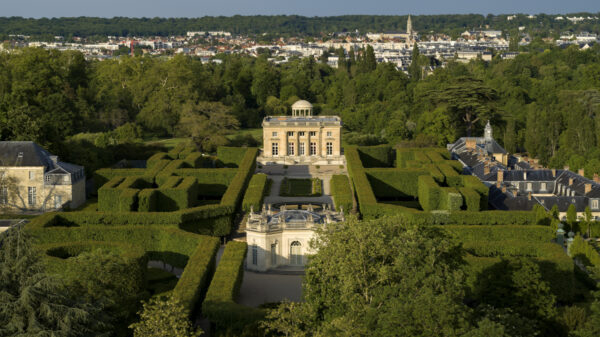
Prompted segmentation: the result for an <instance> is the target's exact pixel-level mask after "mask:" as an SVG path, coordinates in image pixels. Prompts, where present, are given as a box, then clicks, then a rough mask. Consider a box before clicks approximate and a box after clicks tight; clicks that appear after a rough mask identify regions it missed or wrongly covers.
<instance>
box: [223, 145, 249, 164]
mask: <svg viewBox="0 0 600 337" xmlns="http://www.w3.org/2000/svg"><path fill="white" fill-rule="evenodd" d="M246 150H247V148H244V147H226V146H219V147H218V148H217V159H218V161H219V162H220V163H222V164H223V165H225V166H227V167H238V166H239V165H240V163H241V162H242V160H243V158H244V156H245V154H246Z"/></svg>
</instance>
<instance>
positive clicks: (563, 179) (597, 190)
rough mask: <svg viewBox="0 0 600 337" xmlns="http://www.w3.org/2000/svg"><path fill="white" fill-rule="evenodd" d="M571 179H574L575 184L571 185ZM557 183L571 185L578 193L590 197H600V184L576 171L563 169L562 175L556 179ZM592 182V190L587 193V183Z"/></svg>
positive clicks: (570, 187)
mask: <svg viewBox="0 0 600 337" xmlns="http://www.w3.org/2000/svg"><path fill="white" fill-rule="evenodd" d="M569 179H573V184H572V185H570V186H569ZM556 182H557V183H559V184H562V185H565V186H569V189H571V190H574V191H575V194H576V195H585V196H586V197H588V198H600V184H598V183H596V182H594V181H593V180H590V179H587V178H585V177H582V176H580V175H579V174H576V173H574V172H571V171H568V170H562V173H561V175H560V176H558V179H557V180H556ZM586 184H591V185H592V190H591V191H590V192H588V193H587V194H586V193H585V185H586Z"/></svg>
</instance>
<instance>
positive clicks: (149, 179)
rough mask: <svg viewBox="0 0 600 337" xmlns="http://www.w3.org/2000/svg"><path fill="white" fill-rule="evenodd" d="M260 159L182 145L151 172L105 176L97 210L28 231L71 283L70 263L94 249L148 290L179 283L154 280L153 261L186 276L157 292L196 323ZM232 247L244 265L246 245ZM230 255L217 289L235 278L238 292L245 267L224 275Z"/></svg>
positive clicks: (65, 215)
mask: <svg viewBox="0 0 600 337" xmlns="http://www.w3.org/2000/svg"><path fill="white" fill-rule="evenodd" d="M257 151H258V150H257V149H256V148H226V147H224V148H219V149H218V152H217V154H218V156H217V158H214V157H208V156H204V155H202V154H201V153H199V152H196V151H195V149H194V148H192V147H186V146H185V145H180V146H178V147H176V148H175V149H173V150H172V151H170V152H168V153H157V154H155V155H153V156H152V157H150V158H149V159H148V161H147V167H146V168H145V169H137V168H136V169H101V170H98V171H96V172H95V176H94V179H95V182H96V184H97V186H99V188H98V189H97V192H98V204H97V207H86V208H84V209H83V210H82V211H73V212H59V213H47V214H44V215H42V216H39V217H37V218H35V219H34V220H32V221H31V222H30V223H29V224H27V226H26V230H27V231H28V232H30V233H31V234H32V235H33V237H35V238H36V242H37V245H38V246H39V247H41V248H42V250H44V251H45V252H46V256H45V259H46V260H47V265H48V267H49V270H50V271H52V272H54V273H57V274H60V275H62V276H63V277H65V278H68V277H73V272H72V267H71V266H70V259H69V257H74V256H77V255H79V254H81V253H82V252H84V251H89V250H92V249H95V248H103V249H108V250H112V251H116V252H118V253H119V255H121V256H123V257H126V258H127V261H130V262H128V263H130V264H131V276H132V282H134V283H136V284H137V286H138V287H139V288H141V289H148V287H147V286H148V278H151V281H153V282H155V281H156V280H155V278H156V277H158V276H160V278H162V279H165V280H167V281H168V282H171V284H172V283H173V279H172V278H169V277H165V275H164V274H161V275H158V276H156V275H150V277H149V275H148V268H147V262H148V261H150V260H156V261H162V262H164V263H167V264H169V265H171V266H174V267H177V268H182V269H183V273H182V275H181V277H180V279H179V280H178V281H177V282H176V284H175V286H174V288H173V289H164V288H165V287H161V286H160V284H159V285H156V284H153V287H154V288H156V289H162V291H168V293H169V294H171V295H172V296H173V297H175V298H176V299H178V300H179V301H180V302H181V303H183V304H184V306H185V308H186V310H187V311H188V312H189V313H190V317H192V316H193V314H194V312H195V309H197V308H199V306H198V305H199V304H200V303H201V302H202V300H203V298H204V296H205V294H206V292H207V290H208V289H209V285H210V283H211V280H213V274H214V273H215V259H216V254H217V251H218V249H219V246H220V239H219V237H220V236H225V235H228V234H229V233H230V232H231V228H232V223H233V217H234V215H235V213H236V212H237V211H239V210H240V208H241V203H242V197H243V196H244V192H245V190H246V187H247V185H248V182H249V181H250V178H251V177H252V175H253V172H254V168H255V160H256V155H257ZM265 183H266V181H265V182H263V186H264V184H265ZM263 189H264V187H263ZM258 190H260V187H259V188H258ZM260 191H261V192H262V190H260ZM230 246H231V247H236V248H237V249H236V254H235V258H236V259H241V260H240V261H243V260H244V258H243V256H242V257H241V258H240V254H241V255H244V254H245V253H246V248H245V243H243V246H244V247H243V248H240V244H239V243H234V244H230ZM228 247H229V246H228ZM229 250H231V249H230V248H228V250H226V255H225V256H224V259H223V260H222V261H221V264H222V265H223V267H221V266H220V267H219V268H220V270H222V271H220V272H219V273H218V274H217V275H216V276H215V277H216V278H215V279H214V280H213V282H215V281H218V280H223V279H225V280H227V279H229V278H233V280H234V282H233V284H234V286H235V287H238V288H239V284H238V283H239V281H240V280H241V277H242V269H241V265H242V264H240V265H239V266H238V267H237V269H236V270H233V269H232V270H230V269H226V270H223V269H224V268H225V266H227V265H228V264H227V261H228V256H229V255H228V254H229V253H228V252H229ZM236 261H237V260H236ZM234 269H235V268H234ZM217 276H218V277H217ZM218 282H221V281H218ZM215 287H216V285H215ZM213 288H214V287H213ZM232 291H233V290H232ZM232 296H233V295H232ZM226 305H227V306H229V303H227V304H226ZM213 307H215V306H214V305H213ZM217 307H218V306H217ZM215 310H217V309H215ZM239 310H241V309H239ZM248 310H251V309H248Z"/></svg>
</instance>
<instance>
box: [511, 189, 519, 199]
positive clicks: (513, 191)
mask: <svg viewBox="0 0 600 337" xmlns="http://www.w3.org/2000/svg"><path fill="white" fill-rule="evenodd" d="M512 194H513V197H515V198H516V197H517V194H518V191H517V189H514V190H512Z"/></svg>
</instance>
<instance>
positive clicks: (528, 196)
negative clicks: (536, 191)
mask: <svg viewBox="0 0 600 337" xmlns="http://www.w3.org/2000/svg"><path fill="white" fill-rule="evenodd" d="M527 200H531V192H529V193H527Z"/></svg>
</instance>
